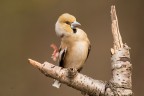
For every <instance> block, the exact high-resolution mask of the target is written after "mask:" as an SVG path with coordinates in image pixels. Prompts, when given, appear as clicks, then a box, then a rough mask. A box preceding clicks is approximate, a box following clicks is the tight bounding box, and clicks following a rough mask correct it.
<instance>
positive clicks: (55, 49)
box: [50, 44, 59, 61]
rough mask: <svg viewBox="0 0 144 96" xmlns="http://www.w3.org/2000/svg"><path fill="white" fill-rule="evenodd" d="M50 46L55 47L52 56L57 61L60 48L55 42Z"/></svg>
mask: <svg viewBox="0 0 144 96" xmlns="http://www.w3.org/2000/svg"><path fill="white" fill-rule="evenodd" d="M50 47H52V48H53V49H54V51H53V53H52V56H51V58H52V59H53V60H54V61H56V60H57V57H58V56H59V52H58V48H57V46H56V45H55V44H51V45H50Z"/></svg>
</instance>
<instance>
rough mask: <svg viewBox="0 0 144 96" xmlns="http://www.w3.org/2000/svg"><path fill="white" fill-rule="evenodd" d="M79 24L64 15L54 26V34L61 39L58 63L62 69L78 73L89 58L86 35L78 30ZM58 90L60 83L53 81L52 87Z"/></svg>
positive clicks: (72, 17)
mask: <svg viewBox="0 0 144 96" xmlns="http://www.w3.org/2000/svg"><path fill="white" fill-rule="evenodd" d="M80 26H81V24H80V23H79V22H78V21H77V20H76V18H75V17H74V16H73V15H71V14H69V13H64V14H62V15H60V16H59V18H58V20H57V22H56V24H55V32H56V35H57V36H58V37H60V39H61V44H60V48H59V56H58V62H59V66H60V67H63V68H74V69H76V70H77V71H78V72H80V71H81V70H82V68H83V65H84V63H85V61H86V60H87V58H88V56H89V52H90V49H91V44H90V41H89V39H88V36H87V34H86V33H85V32H84V31H83V30H82V29H80V28H79V27H80ZM52 86H54V87H56V88H60V86H61V83H60V82H59V81H58V80H55V81H54V83H53V85H52Z"/></svg>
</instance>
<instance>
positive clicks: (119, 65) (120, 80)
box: [29, 6, 132, 96]
mask: <svg viewBox="0 0 144 96" xmlns="http://www.w3.org/2000/svg"><path fill="white" fill-rule="evenodd" d="M111 20H112V35H113V39H114V42H113V43H114V45H113V48H111V54H112V57H111V67H112V78H111V80H109V81H108V82H104V81H101V80H94V79H92V78H91V77H88V76H86V75H83V74H80V73H78V72H77V71H75V70H72V69H66V68H61V67H59V66H55V65H53V64H50V63H48V62H44V63H43V64H41V63H39V62H37V61H34V60H32V59H29V62H30V64H32V65H33V66H35V67H36V68H38V69H39V70H40V71H41V72H42V73H43V74H45V75H46V76H48V77H51V78H54V79H57V80H59V81H60V82H61V83H64V84H67V85H68V86H70V87H73V88H75V89H77V90H80V91H81V92H84V93H86V94H88V95H90V96H132V80H131V75H132V64H131V62H130V54H129V49H130V48H129V47H128V46H127V45H126V44H123V42H122V38H121V35H120V31H119V26H118V19H117V15H116V10H115V6H111ZM69 74H73V76H72V77H69Z"/></svg>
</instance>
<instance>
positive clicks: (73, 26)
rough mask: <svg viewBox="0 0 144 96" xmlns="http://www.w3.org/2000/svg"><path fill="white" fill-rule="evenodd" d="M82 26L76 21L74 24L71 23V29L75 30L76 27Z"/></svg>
mask: <svg viewBox="0 0 144 96" xmlns="http://www.w3.org/2000/svg"><path fill="white" fill-rule="evenodd" d="M80 25H81V24H80V23H79V22H77V21H74V22H73V23H71V28H72V29H75V28H76V27H78V26H80Z"/></svg>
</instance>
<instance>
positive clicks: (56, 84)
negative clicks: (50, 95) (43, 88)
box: [52, 80, 61, 88]
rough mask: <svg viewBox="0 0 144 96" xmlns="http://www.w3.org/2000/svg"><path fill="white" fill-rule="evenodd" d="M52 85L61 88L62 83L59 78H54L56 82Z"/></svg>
mask: <svg viewBox="0 0 144 96" xmlns="http://www.w3.org/2000/svg"><path fill="white" fill-rule="evenodd" d="M52 86H53V87H56V88H60V86H61V83H60V82H59V81H58V80H54V83H53V84H52Z"/></svg>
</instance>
